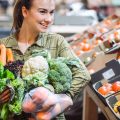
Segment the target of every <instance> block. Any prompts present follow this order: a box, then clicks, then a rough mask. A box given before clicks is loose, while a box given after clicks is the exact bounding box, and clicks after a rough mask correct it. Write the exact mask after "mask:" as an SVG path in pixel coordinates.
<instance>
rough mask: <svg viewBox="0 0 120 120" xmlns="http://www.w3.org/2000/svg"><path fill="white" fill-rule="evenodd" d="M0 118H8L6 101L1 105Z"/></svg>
mask: <svg viewBox="0 0 120 120" xmlns="http://www.w3.org/2000/svg"><path fill="white" fill-rule="evenodd" d="M0 118H1V119H2V120H7V118H8V106H7V103H6V104H4V105H3V107H2V110H1V115H0Z"/></svg>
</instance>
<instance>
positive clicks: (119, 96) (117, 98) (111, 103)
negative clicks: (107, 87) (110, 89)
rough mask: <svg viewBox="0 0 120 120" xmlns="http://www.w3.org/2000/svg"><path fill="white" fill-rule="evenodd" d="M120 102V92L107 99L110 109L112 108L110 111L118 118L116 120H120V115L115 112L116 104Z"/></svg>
mask: <svg viewBox="0 0 120 120" xmlns="http://www.w3.org/2000/svg"><path fill="white" fill-rule="evenodd" d="M118 101H120V92H117V93H115V94H113V95H111V96H109V97H108V98H107V99H106V103H107V105H108V107H109V108H110V110H111V111H112V112H113V113H114V115H115V116H116V118H117V119H118V120H120V114H119V113H116V112H115V111H114V105H115V103H116V102H118Z"/></svg>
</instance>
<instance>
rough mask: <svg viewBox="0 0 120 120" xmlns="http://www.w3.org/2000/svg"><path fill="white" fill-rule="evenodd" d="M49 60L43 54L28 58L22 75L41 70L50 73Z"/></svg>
mask: <svg viewBox="0 0 120 120" xmlns="http://www.w3.org/2000/svg"><path fill="white" fill-rule="evenodd" d="M48 69H49V66H48V62H47V60H46V59H45V58H44V57H43V56H35V57H32V58H30V59H28V60H27V61H26V62H25V64H24V66H23V68H22V77H26V76H27V75H29V74H34V73H37V72H39V71H41V72H44V73H48Z"/></svg>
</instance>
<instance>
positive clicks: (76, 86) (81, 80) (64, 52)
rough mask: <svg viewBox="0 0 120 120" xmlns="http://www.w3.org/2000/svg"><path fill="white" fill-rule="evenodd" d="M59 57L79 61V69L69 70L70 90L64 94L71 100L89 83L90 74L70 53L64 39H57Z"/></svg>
mask: <svg viewBox="0 0 120 120" xmlns="http://www.w3.org/2000/svg"><path fill="white" fill-rule="evenodd" d="M59 39H60V40H59V41H61V43H59V56H60V57H67V58H75V59H78V60H79V66H80V67H79V68H78V67H73V68H72V69H71V71H72V77H73V79H72V84H71V88H70V90H68V91H67V93H66V94H68V95H70V96H71V97H72V98H74V97H75V96H76V95H78V94H79V93H80V91H81V90H82V89H83V88H84V87H85V85H87V83H88V82H89V81H90V79H91V77H90V74H89V72H88V70H87V68H86V67H85V65H84V64H83V63H82V61H81V60H80V59H79V58H78V57H77V56H76V55H75V53H74V52H73V51H72V49H71V47H70V45H69V44H68V42H67V41H66V40H65V39H64V37H62V36H60V37H59Z"/></svg>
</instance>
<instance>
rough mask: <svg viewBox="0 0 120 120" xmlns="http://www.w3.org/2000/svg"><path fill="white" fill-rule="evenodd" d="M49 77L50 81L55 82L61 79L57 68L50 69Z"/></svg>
mask: <svg viewBox="0 0 120 120" xmlns="http://www.w3.org/2000/svg"><path fill="white" fill-rule="evenodd" d="M48 79H49V81H50V83H51V84H52V83H54V82H59V79H60V73H58V72H57V71H55V70H53V69H52V70H50V72H49V74H48Z"/></svg>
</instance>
